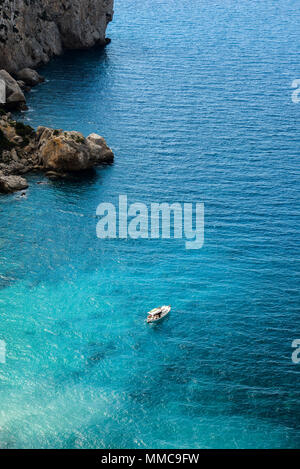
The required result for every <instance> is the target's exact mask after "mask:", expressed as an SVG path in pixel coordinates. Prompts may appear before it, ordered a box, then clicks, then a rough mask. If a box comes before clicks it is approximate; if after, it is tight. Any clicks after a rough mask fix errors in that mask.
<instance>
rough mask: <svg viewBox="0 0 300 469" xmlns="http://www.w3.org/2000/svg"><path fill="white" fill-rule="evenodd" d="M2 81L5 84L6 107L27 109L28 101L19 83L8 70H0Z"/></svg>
mask: <svg viewBox="0 0 300 469" xmlns="http://www.w3.org/2000/svg"><path fill="white" fill-rule="evenodd" d="M0 80H2V81H3V82H4V83H5V90H6V107H7V108H8V109H25V107H26V99H25V96H24V94H23V91H22V90H21V88H20V86H19V83H18V82H17V81H16V80H15V79H14V78H13V77H12V76H10V74H9V73H8V72H7V71H6V70H0Z"/></svg>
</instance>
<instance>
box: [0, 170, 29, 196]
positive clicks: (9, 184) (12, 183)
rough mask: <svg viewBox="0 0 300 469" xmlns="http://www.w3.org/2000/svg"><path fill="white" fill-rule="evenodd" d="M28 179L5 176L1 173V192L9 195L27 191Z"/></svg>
mask: <svg viewBox="0 0 300 469" xmlns="http://www.w3.org/2000/svg"><path fill="white" fill-rule="evenodd" d="M27 187H28V184H27V181H26V179H24V178H22V177H21V176H5V175H4V174H3V173H1V172H0V192H2V193H4V194H9V193H10V192H16V191H21V190H24V189H27Z"/></svg>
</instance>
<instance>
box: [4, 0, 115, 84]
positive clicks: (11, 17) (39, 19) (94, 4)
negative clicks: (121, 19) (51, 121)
mask: <svg viewBox="0 0 300 469" xmlns="http://www.w3.org/2000/svg"><path fill="white" fill-rule="evenodd" d="M112 16H113V0H30V1H29V0H15V1H11V0H1V1H0V19H1V28H0V67H2V68H4V69H6V70H8V71H9V72H10V73H17V72H18V71H19V70H21V69H23V68H25V67H31V68H35V67H36V66H37V65H39V64H41V63H46V62H48V61H49V59H50V58H51V57H52V56H53V55H58V54H61V53H62V51H63V49H64V48H67V49H82V48H87V47H91V46H94V45H95V44H103V45H105V43H106V41H105V32H106V27H107V24H108V22H109V21H111V19H112ZM24 81H25V80H24Z"/></svg>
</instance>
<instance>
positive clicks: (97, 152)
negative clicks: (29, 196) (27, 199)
mask: <svg viewBox="0 0 300 469" xmlns="http://www.w3.org/2000/svg"><path fill="white" fill-rule="evenodd" d="M113 159H114V155H113V152H112V150H111V149H110V148H109V147H108V146H107V144H106V142H105V140H104V138H103V137H100V135H97V134H91V135H90V136H89V137H87V138H85V137H84V136H83V135H82V134H81V133H80V132H74V131H73V132H66V131H64V130H55V129H49V128H47V127H38V129H37V131H35V130H34V129H33V128H32V127H30V126H28V125H25V124H23V123H21V122H16V121H14V120H11V118H10V115H9V114H5V113H3V115H2V116H1V117H0V192H4V193H8V192H14V191H17V190H21V189H25V188H26V187H28V184H27V181H26V179H24V178H23V177H20V175H24V174H26V173H28V172H30V171H43V172H45V173H46V175H47V176H49V177H51V178H53V177H64V176H67V175H68V174H70V173H74V172H78V171H82V170H86V169H90V168H92V167H94V166H97V165H99V164H108V163H112V162H113Z"/></svg>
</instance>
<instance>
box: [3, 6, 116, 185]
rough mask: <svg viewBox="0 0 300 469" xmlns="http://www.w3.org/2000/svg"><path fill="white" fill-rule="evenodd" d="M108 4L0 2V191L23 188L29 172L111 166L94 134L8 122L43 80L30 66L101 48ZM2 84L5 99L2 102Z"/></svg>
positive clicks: (110, 12) (110, 10)
mask: <svg viewBox="0 0 300 469" xmlns="http://www.w3.org/2000/svg"><path fill="white" fill-rule="evenodd" d="M112 17H113V0H14V1H12V0H0V80H1V86H2V89H1V90H0V98H1V99H5V103H4V104H2V105H1V107H0V192H4V193H8V192H13V191H15V190H21V189H25V188H26V187H27V186H28V185H27V181H26V179H24V178H23V177H21V176H20V175H23V174H25V173H27V172H29V171H33V170H39V171H44V172H46V174H47V175H48V176H49V177H63V176H65V175H67V174H68V173H72V172H76V171H77V172H78V171H82V170H86V169H89V168H91V167H93V166H95V165H98V164H103V163H111V162H112V161H113V158H114V155H113V152H112V151H111V149H110V148H109V147H108V146H107V144H106V142H105V140H104V139H103V138H102V137H100V136H99V135H97V134H92V135H90V136H89V137H88V138H85V137H84V136H83V135H82V134H80V133H79V132H75V131H72V132H66V131H63V130H54V129H48V128H46V127H39V128H38V129H37V131H35V130H34V129H32V128H31V127H30V126H26V125H24V124H22V123H20V122H16V121H13V120H12V119H11V117H10V114H8V111H11V110H24V109H26V98H25V95H24V92H26V91H29V90H30V88H31V87H32V86H35V85H37V84H38V83H41V82H42V81H43V80H44V79H43V77H41V76H40V75H39V74H38V73H37V72H36V71H35V70H33V69H32V68H31V67H37V66H38V65H40V64H43V63H46V62H48V61H49V60H50V58H51V57H52V56H54V55H58V54H61V53H62V52H63V50H64V49H84V48H88V47H92V46H94V45H95V44H99V45H105V44H107V43H108V42H109V41H108V40H107V39H106V38H105V32H106V27H107V24H108V23H109V21H111V20H112ZM3 85H4V90H5V98H3V94H2V92H3Z"/></svg>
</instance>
